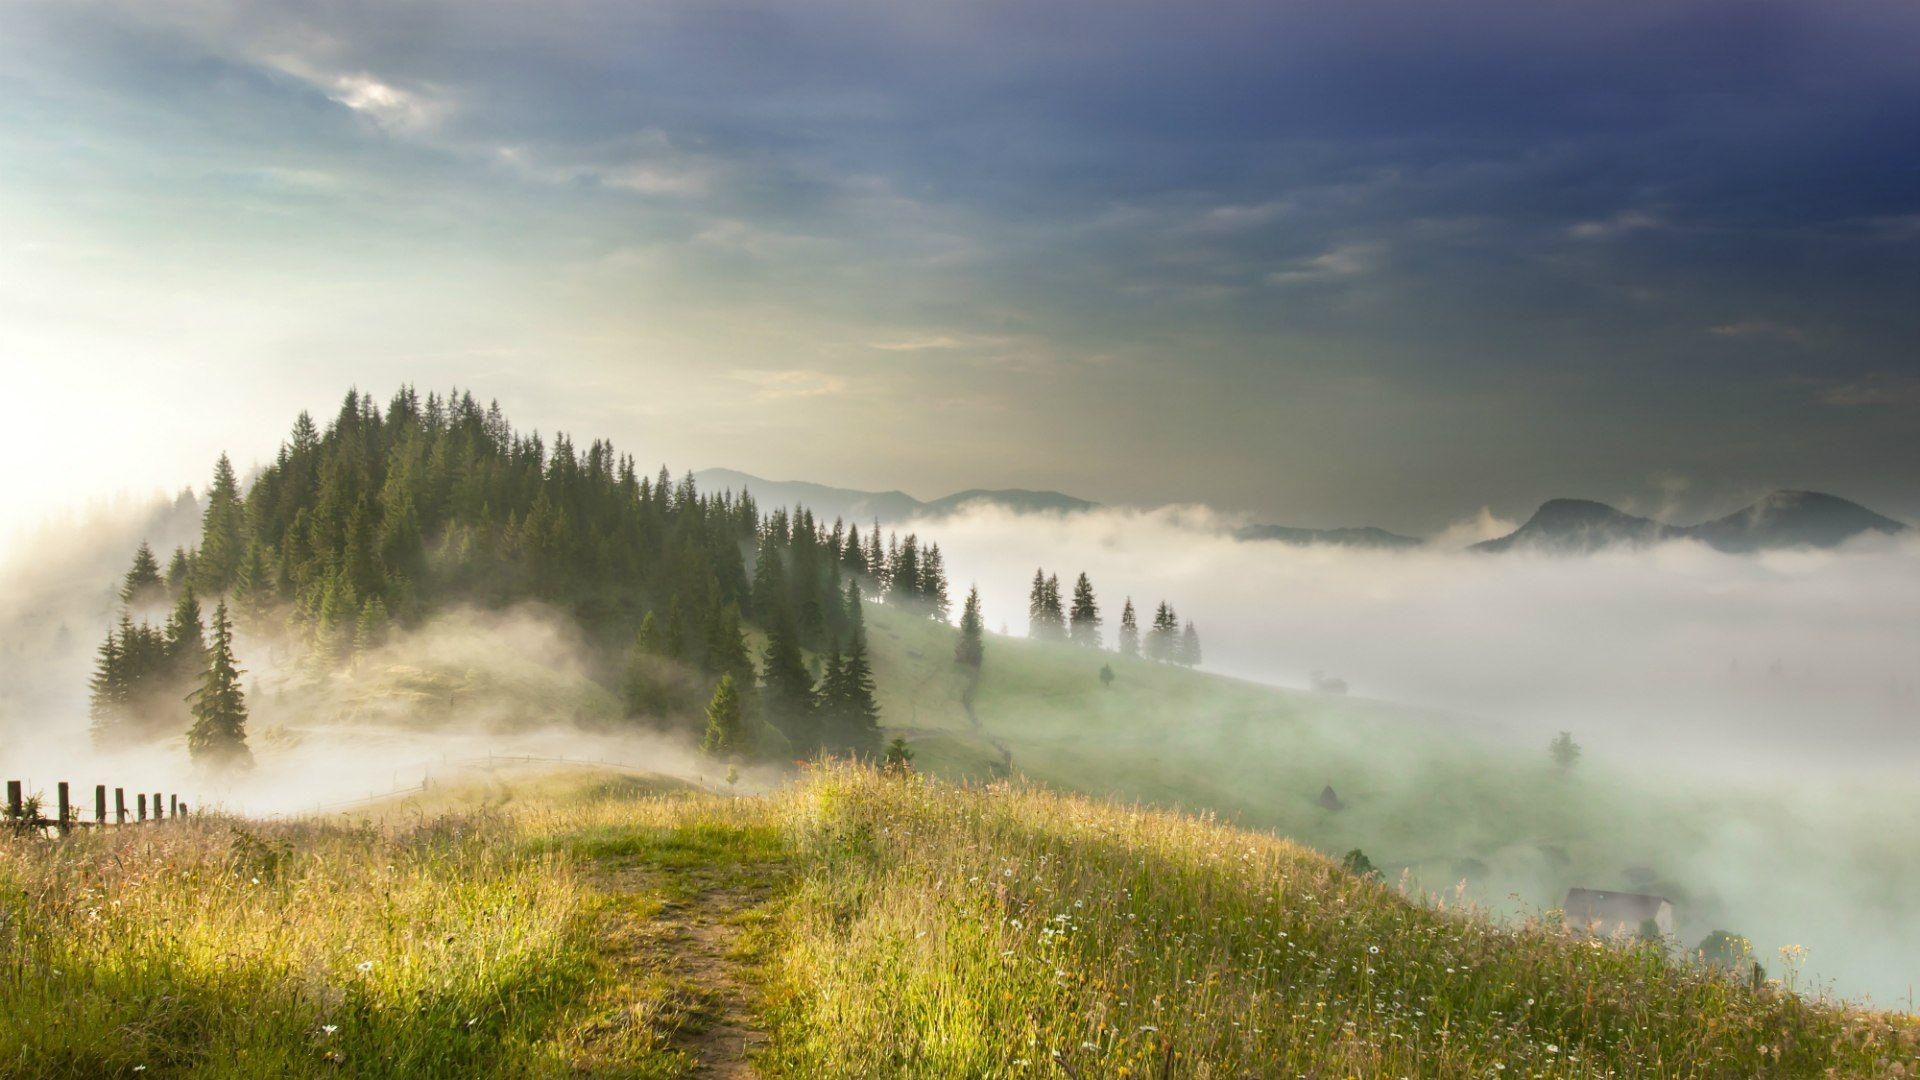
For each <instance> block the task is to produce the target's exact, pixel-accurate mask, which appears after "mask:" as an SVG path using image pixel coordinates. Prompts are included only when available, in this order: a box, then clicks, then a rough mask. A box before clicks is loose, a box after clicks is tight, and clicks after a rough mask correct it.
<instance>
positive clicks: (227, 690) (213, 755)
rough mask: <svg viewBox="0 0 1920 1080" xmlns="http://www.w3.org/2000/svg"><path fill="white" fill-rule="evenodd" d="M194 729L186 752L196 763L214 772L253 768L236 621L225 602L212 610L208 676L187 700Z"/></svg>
mask: <svg viewBox="0 0 1920 1080" xmlns="http://www.w3.org/2000/svg"><path fill="white" fill-rule="evenodd" d="M188 700H189V701H190V702H191V703H192V708H191V712H192V713H193V726H192V727H191V728H189V729H188V730H187V750H188V752H189V753H190V754H192V756H193V763H194V764H195V765H197V766H200V767H202V768H206V769H210V770H212V771H214V772H227V771H231V770H235V769H248V768H252V767H253V752H252V751H251V750H249V749H248V748H247V700H246V695H245V694H244V693H242V692H241V689H240V668H239V667H238V666H237V665H236V664H235V663H234V658H233V620H232V619H229V618H228V617H227V605H226V602H225V601H222V602H221V603H220V604H219V605H217V606H216V607H215V608H214V609H213V645H212V648H211V649H210V650H209V652H208V661H207V670H206V676H205V678H204V679H203V680H202V681H201V683H200V686H199V688H198V689H196V690H195V691H194V692H193V693H192V694H190V695H189V696H188Z"/></svg>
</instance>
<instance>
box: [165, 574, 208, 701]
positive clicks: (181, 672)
mask: <svg viewBox="0 0 1920 1080" xmlns="http://www.w3.org/2000/svg"><path fill="white" fill-rule="evenodd" d="M165 633H166V663H167V668H168V669H169V671H170V673H171V674H172V675H173V676H174V677H175V678H179V679H183V680H184V679H191V678H194V677H196V676H198V675H199V674H200V672H201V671H202V670H204V669H205V667H206V663H207V632H206V625H205V624H204V623H203V622H201V617H200V601H199V600H198V599H197V598H196V597H195V596H194V593H193V585H192V584H191V583H189V584H187V585H184V586H182V587H181V589H180V599H179V600H178V601H176V602H175V603H174V605H173V614H172V615H170V616H168V617H167V627H166V631H165Z"/></svg>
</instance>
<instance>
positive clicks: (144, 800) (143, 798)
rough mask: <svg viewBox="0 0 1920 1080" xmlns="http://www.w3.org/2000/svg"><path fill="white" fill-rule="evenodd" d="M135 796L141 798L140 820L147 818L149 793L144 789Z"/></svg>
mask: <svg viewBox="0 0 1920 1080" xmlns="http://www.w3.org/2000/svg"><path fill="white" fill-rule="evenodd" d="M135 798H137V799H139V800H140V820H141V821H145V820H147V793H146V792H144V791H142V792H140V793H139V794H138V795H136V796H135Z"/></svg>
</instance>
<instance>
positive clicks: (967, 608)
mask: <svg viewBox="0 0 1920 1080" xmlns="http://www.w3.org/2000/svg"><path fill="white" fill-rule="evenodd" d="M986 649H987V644H986V624H985V623H984V622H983V621H982V619H981V618H980V587H979V586H978V585H976V586H974V587H973V588H970V589H968V590H967V602H966V604H965V605H964V606H963V607H962V608H961V609H960V640H959V641H958V642H957V643H955V644H954V647H953V658H954V660H956V661H958V662H959V663H961V664H964V665H966V666H967V667H970V668H978V667H979V666H980V662H981V660H982V659H984V658H985V656H986Z"/></svg>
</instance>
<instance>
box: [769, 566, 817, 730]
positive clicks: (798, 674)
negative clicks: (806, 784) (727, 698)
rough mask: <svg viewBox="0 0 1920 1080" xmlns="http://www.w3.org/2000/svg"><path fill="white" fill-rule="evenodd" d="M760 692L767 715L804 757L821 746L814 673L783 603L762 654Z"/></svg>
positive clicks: (775, 615) (774, 616) (772, 624)
mask: <svg viewBox="0 0 1920 1080" xmlns="http://www.w3.org/2000/svg"><path fill="white" fill-rule="evenodd" d="M760 683H761V689H760V696H761V700H762V701H763V702H764V703H765V715H766V717H767V719H768V720H769V721H771V722H772V723H773V725H774V726H775V727H778V728H779V729H780V731H781V732H782V733H783V734H784V735H786V737H787V740H788V742H790V743H791V744H792V745H793V749H794V751H795V752H796V753H798V754H799V755H800V756H802V757H811V756H812V755H813V754H814V753H815V751H817V750H819V748H820V730H819V718H818V717H817V716H815V715H814V705H815V701H814V692H813V676H812V675H811V674H809V673H808V671H807V665H806V661H805V659H803V658H802V656H801V653H800V634H799V631H798V630H797V629H796V628H795V627H794V625H793V615H792V614H791V612H789V611H788V609H787V607H786V605H785V604H784V603H783V604H779V605H777V607H776V610H775V611H774V613H773V615H772V617H771V621H770V622H769V623H768V625H767V648H766V652H765V653H763V654H762V656H761V658H760Z"/></svg>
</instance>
